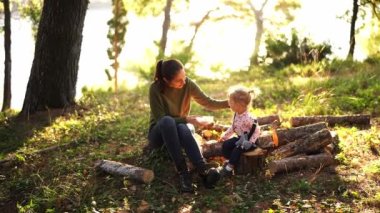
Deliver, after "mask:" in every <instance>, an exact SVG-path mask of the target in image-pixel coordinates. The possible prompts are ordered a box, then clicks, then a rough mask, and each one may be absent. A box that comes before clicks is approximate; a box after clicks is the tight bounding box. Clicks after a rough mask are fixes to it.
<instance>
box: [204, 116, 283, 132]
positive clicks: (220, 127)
mask: <svg viewBox="0 0 380 213" xmlns="http://www.w3.org/2000/svg"><path fill="white" fill-rule="evenodd" d="M276 120H277V121H280V116H279V115H268V116H263V117H258V118H257V122H258V123H259V125H260V127H262V126H264V125H267V124H271V123H273V122H274V121H276ZM228 127H230V126H229V125H225V124H214V125H212V126H208V127H206V128H205V129H212V130H215V131H218V132H221V131H226V130H227V129H228ZM265 128H266V127H265Z"/></svg>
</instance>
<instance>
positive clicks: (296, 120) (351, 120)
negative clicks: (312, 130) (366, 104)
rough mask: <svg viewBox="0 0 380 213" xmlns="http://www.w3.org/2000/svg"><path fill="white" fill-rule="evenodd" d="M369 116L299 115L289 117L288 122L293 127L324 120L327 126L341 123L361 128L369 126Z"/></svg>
mask: <svg viewBox="0 0 380 213" xmlns="http://www.w3.org/2000/svg"><path fill="white" fill-rule="evenodd" d="M370 119H371V116H370V115H367V114H363V115H340V116H333V115H320V116H301V117H292V118H290V124H291V125H292V126H293V127H297V126H303V125H307V124H312V123H317V122H326V123H328V125H329V126H335V125H343V126H358V127H361V128H368V127H370Z"/></svg>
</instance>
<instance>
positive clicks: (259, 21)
mask: <svg viewBox="0 0 380 213" xmlns="http://www.w3.org/2000/svg"><path fill="white" fill-rule="evenodd" d="M247 2H248V4H249V7H250V8H251V10H252V12H253V13H254V14H255V19H256V35H255V46H254V49H253V54H252V56H251V60H250V65H249V69H250V70H251V69H252V68H253V67H254V66H255V65H257V64H258V63H259V61H258V57H259V50H260V44H261V38H262V36H263V33H264V17H263V10H264V7H265V6H266V4H267V3H268V0H265V1H264V2H263V4H262V5H261V8H260V9H259V10H257V9H256V8H255V7H254V5H253V4H252V2H251V1H247Z"/></svg>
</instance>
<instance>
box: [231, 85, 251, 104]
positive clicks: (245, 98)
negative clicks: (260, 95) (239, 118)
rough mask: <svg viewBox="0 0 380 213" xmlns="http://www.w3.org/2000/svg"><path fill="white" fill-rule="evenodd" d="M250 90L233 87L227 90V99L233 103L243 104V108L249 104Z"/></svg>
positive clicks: (242, 87)
mask: <svg viewBox="0 0 380 213" xmlns="http://www.w3.org/2000/svg"><path fill="white" fill-rule="evenodd" d="M251 92H252V90H249V89H248V88H246V87H244V86H233V87H230V88H229V89H228V98H230V100H232V101H234V102H235V103H240V104H243V105H244V106H248V105H249V104H250V103H251V100H252V97H251V94H250V93H251Z"/></svg>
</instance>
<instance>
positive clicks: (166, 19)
mask: <svg viewBox="0 0 380 213" xmlns="http://www.w3.org/2000/svg"><path fill="white" fill-rule="evenodd" d="M172 4H173V0H166V6H165V10H164V12H165V17H164V22H163V24H162V36H161V40H160V44H159V53H158V58H162V57H164V56H165V50H166V43H167V40H168V32H169V28H170V10H171V9H172Z"/></svg>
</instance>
